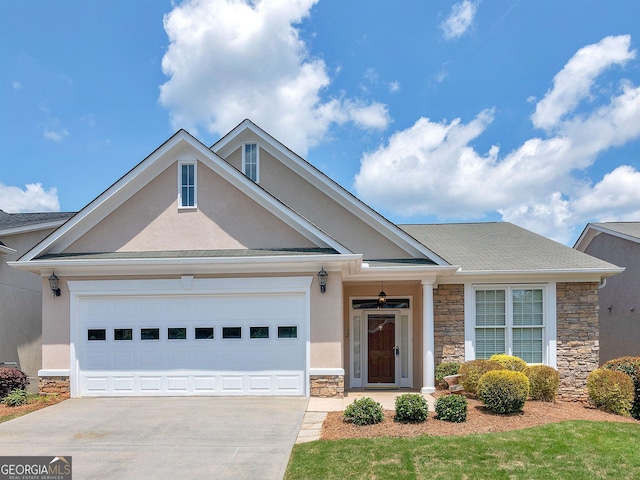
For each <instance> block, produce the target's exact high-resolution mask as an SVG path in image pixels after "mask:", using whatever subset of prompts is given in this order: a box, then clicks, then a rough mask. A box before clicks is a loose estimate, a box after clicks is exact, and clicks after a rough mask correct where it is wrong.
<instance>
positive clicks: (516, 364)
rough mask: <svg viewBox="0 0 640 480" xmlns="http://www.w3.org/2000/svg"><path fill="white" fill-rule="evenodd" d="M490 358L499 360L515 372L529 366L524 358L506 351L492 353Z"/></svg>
mask: <svg viewBox="0 0 640 480" xmlns="http://www.w3.org/2000/svg"><path fill="white" fill-rule="evenodd" d="M489 360H491V361H493V362H498V363H499V364H500V365H502V366H503V367H504V368H506V369H507V370H513V371H514V372H523V371H524V369H525V368H526V367H527V362H525V361H524V360H523V359H521V358H520V357H515V356H513V355H507V354H506V353H499V354H496V355H492V356H491V358H490V359H489Z"/></svg>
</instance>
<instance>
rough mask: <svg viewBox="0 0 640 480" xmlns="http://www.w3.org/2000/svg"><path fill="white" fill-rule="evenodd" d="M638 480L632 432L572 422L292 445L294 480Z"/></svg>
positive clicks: (637, 435)
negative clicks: (508, 429)
mask: <svg viewBox="0 0 640 480" xmlns="http://www.w3.org/2000/svg"><path fill="white" fill-rule="evenodd" d="M311 478H313V479H332V478H335V479H387V478H389V479H391V478H392V479H394V480H395V479H422V478H425V479H426V478H428V479H461V480H473V479H487V478H491V479H510V480H511V479H520V478H522V479H544V480H552V479H562V480H565V479H569V478H570V479H572V480H581V479H584V480H593V479H597V478H615V479H638V478H640V427H639V426H638V425H635V424H630V423H615V422H591V421H584V420H572V421H567V422H560V423H552V424H547V425H543V426H540V427H534V428H529V429H525V430H516V431H511V432H504V433H490V434H482V435H467V436H461V437H429V436H423V437H417V438H410V439H400V438H386V437H385V438H376V439H357V440H337V441H317V442H311V443H306V444H301V445H296V446H295V447H294V449H293V453H292V454H291V459H290V460H289V466H288V468H287V473H286V475H285V479H286V480H294V479H311Z"/></svg>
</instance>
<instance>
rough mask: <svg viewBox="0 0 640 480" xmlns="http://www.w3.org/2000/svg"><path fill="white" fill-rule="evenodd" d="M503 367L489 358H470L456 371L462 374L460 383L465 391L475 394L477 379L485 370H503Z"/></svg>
mask: <svg viewBox="0 0 640 480" xmlns="http://www.w3.org/2000/svg"><path fill="white" fill-rule="evenodd" d="M503 369H504V367H503V366H502V365H501V364H500V363H498V362H495V361H491V360H471V361H468V362H464V363H463V364H462V365H460V370H459V371H458V373H459V374H460V375H462V378H461V379H460V380H461V381H460V383H461V384H462V387H463V388H464V390H465V392H468V393H471V394H472V395H475V393H476V390H477V389H478V380H480V377H481V376H482V375H484V374H485V373H487V372H490V371H492V370H503Z"/></svg>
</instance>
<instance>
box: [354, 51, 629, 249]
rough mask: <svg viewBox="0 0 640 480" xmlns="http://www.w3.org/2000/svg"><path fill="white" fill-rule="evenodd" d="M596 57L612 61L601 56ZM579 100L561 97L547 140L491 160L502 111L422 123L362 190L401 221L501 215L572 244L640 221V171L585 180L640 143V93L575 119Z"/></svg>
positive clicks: (385, 154) (383, 155)
mask: <svg viewBox="0 0 640 480" xmlns="http://www.w3.org/2000/svg"><path fill="white" fill-rule="evenodd" d="M603 42H604V41H603ZM603 42H600V43H599V44H597V45H602V44H603ZM604 43H605V44H606V42H604ZM623 50H624V48H623ZM581 51H584V49H581ZM587 51H591V52H592V53H593V54H594V55H597V56H600V57H602V50H600V49H591V50H587ZM627 51H628V50H627ZM622 56H624V55H622ZM574 59H575V57H574V58H572V59H571V60H570V61H569V62H568V64H569V63H571V62H574ZM583 63H589V62H587V61H584V62H583ZM591 63H592V64H593V62H591ZM565 69H566V67H565ZM565 69H563V71H564V70H565ZM556 78H558V75H557V76H556ZM595 79H596V77H595V76H593V75H591V76H590V80H589V82H587V83H589V84H591V83H593V81H595ZM559 83H560V84H562V83H563V82H559ZM578 83H580V82H578ZM583 83H584V82H583ZM587 90H588V88H587ZM553 95H555V94H553ZM553 95H550V94H547V96H546V97H545V99H543V100H541V102H540V103H542V102H543V101H545V100H548V99H549V98H552V96H553ZM557 98H560V97H557ZM562 98H565V99H566V98H567V97H566V96H565V97H562ZM576 98H577V97H576ZM573 102H574V101H573V100H571V101H568V100H566V101H564V103H563V102H562V101H559V100H558V104H560V103H562V104H563V107H562V108H560V109H556V110H554V111H555V112H560V111H561V112H562V113H561V114H560V116H558V115H557V113H554V114H553V115H551V116H549V117H547V118H552V117H553V118H554V119H555V120H554V122H553V125H554V129H553V132H552V134H550V135H549V136H548V137H547V138H530V139H528V140H526V141H525V142H523V143H522V145H521V146H519V147H517V148H516V149H514V150H512V151H510V152H507V153H505V154H502V155H500V151H499V148H498V146H492V147H490V148H489V149H488V151H487V152H484V153H483V152H478V151H477V150H476V148H475V147H474V146H473V144H474V141H475V139H476V138H478V137H479V136H480V135H482V134H483V133H484V132H485V131H486V129H487V127H488V126H489V125H490V124H491V122H492V120H493V116H494V115H495V112H493V111H492V110H485V111H483V112H481V113H480V114H479V115H478V116H477V117H476V118H475V119H473V120H472V121H470V122H469V123H466V124H465V123H463V122H462V121H461V120H460V119H456V120H453V121H451V122H449V121H441V122H434V121H431V120H429V119H426V118H421V119H419V120H418V121H416V123H415V124H414V125H413V126H412V127H410V128H408V129H406V130H404V131H400V132H397V133H395V134H394V135H392V136H391V138H390V139H389V141H388V142H387V144H385V145H382V146H380V147H379V148H378V150H376V151H374V152H370V153H366V154H364V155H363V157H362V159H361V166H360V171H359V172H358V174H357V175H356V177H355V181H354V187H355V190H356V192H357V193H358V195H359V196H360V197H361V198H362V199H363V200H364V201H365V202H368V203H370V204H372V205H373V206H379V207H385V208H387V209H388V210H390V211H392V212H394V213H397V214H399V215H403V216H407V217H408V216H413V215H419V214H420V215H437V216H439V217H440V218H448V219H465V220H468V219H471V218H482V217H484V216H485V215H487V214H488V213H492V212H498V213H499V214H501V215H502V218H503V219H504V220H507V221H511V222H514V223H517V224H519V225H522V226H524V227H526V228H529V229H531V230H534V231H536V232H538V233H541V234H543V235H546V236H548V237H551V238H554V239H556V240H558V241H562V242H567V241H568V240H570V238H571V235H572V234H573V233H574V230H575V228H576V225H580V224H583V223H584V222H586V221H590V220H592V219H594V218H596V219H601V220H606V219H611V218H618V219H620V218H624V219H631V218H635V220H637V219H638V218H640V193H638V192H640V189H639V188H638V187H637V186H638V185H640V173H638V172H637V171H636V170H634V169H633V168H631V167H619V168H617V169H616V170H614V171H613V172H611V173H609V174H607V175H605V177H604V178H603V179H602V180H601V181H600V182H599V183H596V184H595V186H592V185H591V181H590V180H588V179H587V180H585V179H584V175H585V172H586V169H587V168H589V167H591V166H592V165H593V163H594V162H595V161H596V159H597V158H598V155H600V154H602V153H603V152H604V151H606V150H608V149H610V148H612V147H616V146H621V145H625V144H626V143H628V142H630V141H633V140H636V139H638V138H640V87H636V86H634V85H632V84H631V83H630V82H628V81H623V82H622V83H621V86H620V89H619V91H618V92H616V94H615V95H614V96H613V97H612V98H610V99H608V103H606V104H604V105H601V106H599V107H596V108H594V109H593V110H592V111H590V112H581V113H580V114H573V115H570V114H569V112H570V111H571V110H572V108H573V107H572V105H573ZM540 103H539V104H538V105H540ZM548 105H550V104H548ZM543 107H544V106H543ZM545 108H546V107H545ZM538 111H544V108H541V109H539V110H538ZM549 111H551V110H549Z"/></svg>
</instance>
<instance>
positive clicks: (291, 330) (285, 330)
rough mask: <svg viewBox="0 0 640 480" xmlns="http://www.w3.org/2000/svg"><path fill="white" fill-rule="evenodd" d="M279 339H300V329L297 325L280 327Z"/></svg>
mask: <svg viewBox="0 0 640 480" xmlns="http://www.w3.org/2000/svg"><path fill="white" fill-rule="evenodd" d="M278 338H298V327H297V326H296V325H286V326H282V327H278Z"/></svg>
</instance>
